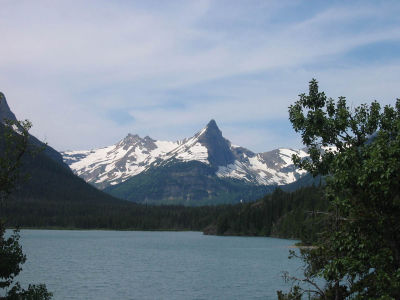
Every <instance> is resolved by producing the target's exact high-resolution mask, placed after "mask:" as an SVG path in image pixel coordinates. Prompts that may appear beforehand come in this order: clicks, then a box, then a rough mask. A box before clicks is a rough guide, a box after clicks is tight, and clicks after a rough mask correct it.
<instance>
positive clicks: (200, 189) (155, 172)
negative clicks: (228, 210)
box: [105, 161, 274, 206]
mask: <svg viewBox="0 0 400 300" xmlns="http://www.w3.org/2000/svg"><path fill="white" fill-rule="evenodd" d="M273 189H274V187H272V186H263V185H250V184H246V183H245V182H243V181H240V180H237V179H229V178H219V177H218V176H216V175H215V170H214V169H213V168H212V167H211V166H210V165H207V164H204V163H202V162H199V161H187V162H185V161H169V163H167V164H164V165H163V166H162V167H152V168H150V169H149V170H147V171H145V172H142V173H140V174H139V175H137V176H134V177H132V178H130V179H128V180H127V181H125V182H123V183H120V184H118V185H115V186H109V187H108V188H106V189H105V191H106V192H108V193H110V194H111V195H114V196H116V197H119V198H122V199H126V200H129V201H134V202H137V203H143V204H168V205H170V204H171V205H178V204H179V205H188V206H199V205H216V204H226V203H230V204H231V203H239V202H246V201H252V200H255V199H258V198H260V197H262V196H263V195H265V194H266V193H269V192H271V191H272V190H273Z"/></svg>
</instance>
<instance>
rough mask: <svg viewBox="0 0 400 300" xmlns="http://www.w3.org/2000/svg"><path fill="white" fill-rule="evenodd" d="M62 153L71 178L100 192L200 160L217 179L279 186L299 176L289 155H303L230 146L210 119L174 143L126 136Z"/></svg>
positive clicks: (291, 151) (300, 174)
mask: <svg viewBox="0 0 400 300" xmlns="http://www.w3.org/2000/svg"><path fill="white" fill-rule="evenodd" d="M61 153H62V155H63V157H64V161H65V162H66V163H68V164H69V166H70V167H71V169H72V170H73V171H74V173H75V174H77V175H78V176H80V177H81V178H83V179H85V180H86V181H87V182H89V183H91V184H93V185H94V186H96V187H98V188H100V189H104V188H107V187H110V186H113V185H117V184H121V183H123V182H124V181H126V180H128V179H130V178H132V177H134V176H137V175H138V174H140V173H142V172H146V171H148V170H149V169H150V168H160V167H163V166H165V165H168V164H170V163H171V162H174V161H175V162H179V161H180V162H190V161H199V162H201V163H204V164H206V165H208V166H210V167H211V168H212V169H213V171H214V174H215V175H216V176H217V177H219V178H231V179H236V180H241V181H243V182H246V183H247V184H251V185H284V184H288V183H291V182H294V181H295V180H297V179H298V178H300V177H301V176H303V175H304V172H303V171H300V170H297V169H296V168H295V167H294V166H293V164H292V162H291V155H292V154H298V155H300V156H301V157H305V156H306V155H307V154H306V152H304V151H303V150H293V149H286V148H281V149H275V150H272V151H267V152H262V153H254V152H252V151H250V150H248V149H246V148H244V147H241V146H235V145H232V143H231V142H230V141H229V140H228V139H226V138H224V137H223V135H222V132H221V130H220V129H219V127H218V125H217V123H216V121H215V120H213V119H212V120H210V121H209V122H208V124H207V125H206V126H205V127H204V128H203V129H202V130H200V131H198V132H197V133H196V134H194V135H193V136H192V137H190V138H185V139H183V140H180V141H176V142H169V141H157V140H154V139H152V138H150V137H149V136H146V137H144V138H141V137H140V136H138V135H137V134H131V133H129V134H128V135H127V136H126V137H125V138H124V139H122V140H120V141H119V142H117V143H116V144H114V145H111V146H108V147H104V148H99V149H93V150H82V151H65V152H61Z"/></svg>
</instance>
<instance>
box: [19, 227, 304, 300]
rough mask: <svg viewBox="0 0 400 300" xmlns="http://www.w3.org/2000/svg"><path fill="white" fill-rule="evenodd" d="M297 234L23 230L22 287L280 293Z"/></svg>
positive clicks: (102, 295) (293, 264)
mask: <svg viewBox="0 0 400 300" xmlns="http://www.w3.org/2000/svg"><path fill="white" fill-rule="evenodd" d="M294 243H295V241H291V240H283V239H274V238H262V237H217V236H205V235H203V234H202V233H200V232H142V231H67V230H22V231H21V244H22V245H23V249H24V253H26V255H27V258H28V260H27V262H26V263H25V264H24V265H23V271H22V272H21V275H20V276H19V277H18V280H19V281H20V282H21V283H22V286H23V287H25V288H26V287H27V284H28V283H45V284H46V285H47V288H48V289H49V290H50V291H52V292H53V293H54V299H140V300H141V299H276V298H277V297H276V291H277V290H284V291H287V290H288V289H289V285H288V284H286V283H285V282H284V281H283V279H282V277H281V272H282V271H284V270H286V271H290V272H291V273H292V274H298V273H299V269H298V267H299V264H300V262H299V261H296V260H289V259H287V257H288V254H289V248H288V247H289V246H290V245H293V244H294Z"/></svg>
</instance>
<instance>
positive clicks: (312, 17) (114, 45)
mask: <svg viewBox="0 0 400 300" xmlns="http://www.w3.org/2000/svg"><path fill="white" fill-rule="evenodd" d="M0 3H1V8H2V9H1V10H0V37H1V41H2V46H1V47H0V90H1V91H2V92H4V93H5V95H6V97H7V100H8V102H9V105H10V106H11V108H12V109H13V111H14V112H15V113H16V115H17V117H18V118H20V119H25V118H28V119H30V120H31V121H32V122H33V125H34V127H33V129H32V133H33V134H35V135H36V136H37V137H38V138H40V139H43V140H45V141H47V142H48V143H49V144H50V145H52V146H53V147H55V148H56V149H57V150H67V149H68V150H77V149H89V148H97V147H103V146H106V145H111V144H114V143H116V142H117V141H119V140H120V139H122V138H123V137H124V136H125V135H126V134H127V133H129V132H130V133H137V134H139V135H141V136H145V135H149V136H151V137H153V138H155V139H161V140H177V139H182V138H184V137H189V136H191V135H193V134H194V133H195V132H196V131H198V130H200V129H201V128H202V127H203V126H205V125H206V124H207V123H208V121H209V120H210V119H212V118H213V119H215V120H216V121H217V123H218V125H219V127H220V129H221V130H222V132H223V134H224V136H225V137H226V138H228V139H229V140H231V141H232V142H233V143H234V144H238V145H241V146H244V147H247V148H249V149H251V150H253V151H257V152H262V151H267V150H272V149H274V148H277V147H292V148H297V147H301V141H300V138H299V137H298V135H296V134H295V133H294V132H293V130H292V129H291V125H290V123H289V121H288V113H287V108H288V106H289V105H290V104H291V103H293V102H294V101H296V100H297V98H298V94H300V93H302V92H307V88H308V82H309V81H310V80H311V78H317V79H318V81H319V82H320V87H321V89H322V90H324V91H325V92H326V93H327V95H328V96H330V97H333V98H336V97H338V96H346V97H347V98H348V101H349V103H350V104H351V105H353V106H354V105H357V104H360V103H365V102H371V101H372V100H378V101H379V102H381V103H382V104H393V103H394V102H395V99H396V98H398V97H400V84H399V79H400V51H399V50H400V18H399V17H398V16H399V15H400V1H390V0H388V1H377V0H375V1H366V0H363V1H296V0H287V1H284V0H283V1H282V0H280V1H268V0H263V1H257V0H250V1H233V0H230V1H213V0H204V1H202V0H196V1H189V0H182V1H172V0H171V1H123V0H120V1H108V0H92V1H91V0H88V1H74V0H67V1H61V0H60V1H50V0H48V1H45V0H43V1H41V0H37V1H29V0H26V1H23V0H22V1H14V0H0Z"/></svg>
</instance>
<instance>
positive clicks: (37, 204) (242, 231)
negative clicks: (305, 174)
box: [0, 187, 327, 241]
mask: <svg viewBox="0 0 400 300" xmlns="http://www.w3.org/2000/svg"><path fill="white" fill-rule="evenodd" d="M53 199H54V198H53V197H49V198H46V197H34V196H27V195H25V196H22V195H18V197H16V198H14V199H10V200H9V201H6V202H4V203H2V204H1V207H0V216H1V217H5V219H6V220H7V226H10V227H15V226H20V227H25V228H26V227H29V228H66V229H67V228H69V229H113V230H195V231H203V230H204V231H205V233H206V234H218V235H252V236H275V237H285V238H299V239H302V240H303V241H311V240H313V239H314V237H315V234H316V233H317V231H318V228H320V224H319V223H318V222H319V219H318V216H316V215H315V214H313V213H312V212H313V211H318V210H324V209H325V208H326V206H327V205H326V201H325V200H324V197H323V193H322V189H321V188H318V187H306V188H301V189H299V190H297V191H295V192H292V193H287V192H284V191H282V190H280V189H277V190H275V192H273V193H272V194H269V195H266V196H265V197H264V198H262V199H260V200H258V201H256V202H252V203H243V204H236V205H219V206H202V207H185V206H150V205H140V204H135V203H132V202H127V201H122V200H117V199H114V200H112V201H111V200H109V199H90V200H86V201H79V200H77V199H69V200H65V197H64V198H63V201H54V200H53Z"/></svg>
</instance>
